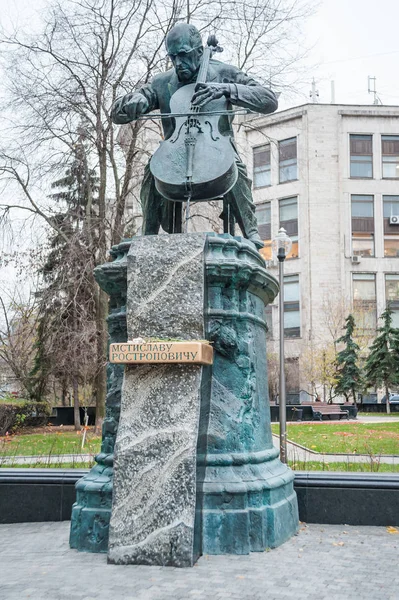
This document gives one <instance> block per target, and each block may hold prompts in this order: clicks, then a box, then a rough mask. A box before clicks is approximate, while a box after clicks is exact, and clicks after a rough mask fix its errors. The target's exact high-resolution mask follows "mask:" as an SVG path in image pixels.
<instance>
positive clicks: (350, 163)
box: [349, 133, 374, 179]
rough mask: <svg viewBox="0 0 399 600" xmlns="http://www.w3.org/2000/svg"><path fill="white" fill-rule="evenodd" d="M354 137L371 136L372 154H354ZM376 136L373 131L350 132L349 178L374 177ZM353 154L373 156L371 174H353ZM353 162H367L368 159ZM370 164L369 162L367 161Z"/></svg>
mask: <svg viewBox="0 0 399 600" xmlns="http://www.w3.org/2000/svg"><path fill="white" fill-rule="evenodd" d="M354 137H369V138H371V140H370V142H371V154H359V153H358V154H353V155H352V143H351V142H352V138H354ZM373 143H374V136H373V134H372V133H349V179H374V152H373ZM352 156H369V157H370V158H371V160H370V164H371V175H352ZM353 164H366V161H354V163H353ZM367 164H368V163H367Z"/></svg>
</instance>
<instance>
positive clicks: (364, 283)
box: [352, 273, 377, 330]
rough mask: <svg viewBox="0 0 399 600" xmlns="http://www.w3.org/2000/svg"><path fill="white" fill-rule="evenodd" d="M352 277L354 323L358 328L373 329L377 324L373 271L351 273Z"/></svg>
mask: <svg viewBox="0 0 399 600" xmlns="http://www.w3.org/2000/svg"><path fill="white" fill-rule="evenodd" d="M352 277H353V310H354V313H355V321H356V324H357V326H358V328H359V329H360V330H362V329H365V330H370V329H375V328H376V326H377V304H376V295H375V273H352Z"/></svg>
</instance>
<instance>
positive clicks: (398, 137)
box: [381, 133, 399, 181]
mask: <svg viewBox="0 0 399 600" xmlns="http://www.w3.org/2000/svg"><path fill="white" fill-rule="evenodd" d="M384 138H397V140H395V141H397V142H398V145H399V134H398V135H389V134H385V133H383V134H381V178H382V179H391V180H393V181H396V180H397V179H399V152H398V154H392V155H390V154H384V151H383V142H384V141H386V140H384ZM384 156H397V157H398V161H397V163H396V164H397V169H398V175H397V176H396V177H387V176H386V175H384V164H392V163H390V161H384Z"/></svg>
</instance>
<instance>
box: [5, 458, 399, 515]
mask: <svg viewBox="0 0 399 600" xmlns="http://www.w3.org/2000/svg"><path fill="white" fill-rule="evenodd" d="M86 473H88V471H87V470H86V469H0V523H24V522H35V521H67V520H69V519H70V518H71V509H72V504H73V502H74V501H75V489H74V485H75V483H76V481H78V479H80V477H83V475H85V474H86ZM294 486H295V491H296V493H297V496H298V506H299V518H300V520H301V521H304V522H307V523H325V524H337V525H338V524H342V525H344V524H346V525H399V473H327V472H324V471H319V472H318V471H309V472H307V471H297V472H296V473H295V483H294Z"/></svg>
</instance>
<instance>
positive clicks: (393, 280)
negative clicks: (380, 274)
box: [385, 273, 399, 328]
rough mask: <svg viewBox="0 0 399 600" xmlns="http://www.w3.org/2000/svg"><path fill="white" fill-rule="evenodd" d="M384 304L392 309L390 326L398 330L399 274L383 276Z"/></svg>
mask: <svg viewBox="0 0 399 600" xmlns="http://www.w3.org/2000/svg"><path fill="white" fill-rule="evenodd" d="M385 302H386V304H387V305H388V304H389V306H390V307H391V308H392V310H393V314H392V325H393V327H398V328H399V274H398V273H389V274H388V273H387V274H386V275H385Z"/></svg>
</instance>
